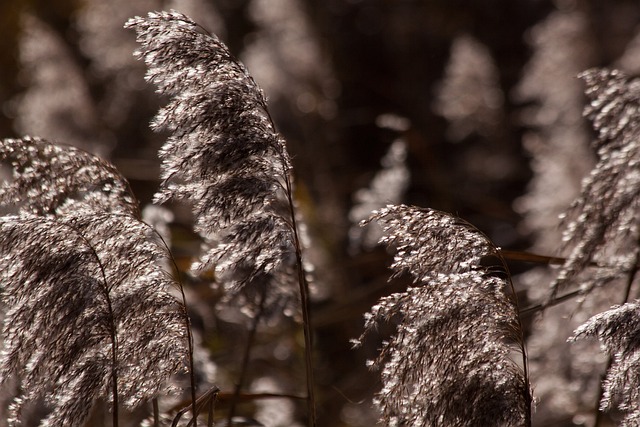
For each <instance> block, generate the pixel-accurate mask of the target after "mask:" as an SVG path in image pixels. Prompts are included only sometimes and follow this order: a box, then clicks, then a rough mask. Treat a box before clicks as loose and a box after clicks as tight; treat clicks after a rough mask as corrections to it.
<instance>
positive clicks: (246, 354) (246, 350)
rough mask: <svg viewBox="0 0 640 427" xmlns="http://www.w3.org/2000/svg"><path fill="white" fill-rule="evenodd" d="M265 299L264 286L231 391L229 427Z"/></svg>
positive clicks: (245, 373) (244, 377)
mask: <svg viewBox="0 0 640 427" xmlns="http://www.w3.org/2000/svg"><path fill="white" fill-rule="evenodd" d="M266 299H267V289H266V287H265V286H263V287H262V293H261V294H260V305H259V306H258V313H256V315H255V316H254V317H253V319H252V321H251V327H250V328H249V336H248V337H247V345H246V346H245V348H244V354H243V356H242V365H241V368H240V377H239V378H238V383H237V384H236V387H235V389H234V391H233V396H232V398H231V406H230V408H229V414H228V416H227V425H228V426H229V427H231V426H233V422H232V419H233V417H234V415H235V412H236V405H237V403H238V397H239V396H240V393H241V391H242V386H243V385H244V381H245V379H246V376H247V371H248V368H249V358H250V356H251V348H252V346H253V340H254V339H255V337H256V332H257V331H258V323H260V319H261V318H262V314H263V312H264V303H265V301H266Z"/></svg>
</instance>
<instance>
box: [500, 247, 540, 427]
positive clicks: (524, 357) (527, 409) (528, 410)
mask: <svg viewBox="0 0 640 427" xmlns="http://www.w3.org/2000/svg"><path fill="white" fill-rule="evenodd" d="M496 254H497V256H498V258H499V259H500V262H501V263H502V266H503V268H504V269H505V272H506V273H507V280H508V282H509V288H510V289H511V294H512V295H513V303H514V304H515V308H516V319H517V322H518V330H519V331H520V342H519V344H520V351H521V353H522V375H523V376H524V384H525V387H526V390H525V393H526V394H525V426H527V427H531V400H532V398H531V386H530V384H529V361H528V358H527V348H526V346H525V342H524V332H523V331H524V328H523V326H522V319H521V313H520V304H519V302H518V294H517V293H516V289H515V287H514V286H513V281H512V280H511V273H510V272H509V267H508V266H507V262H506V260H505V259H504V257H503V256H502V253H501V252H500V251H499V250H497V251H496Z"/></svg>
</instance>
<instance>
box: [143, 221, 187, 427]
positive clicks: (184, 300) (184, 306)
mask: <svg viewBox="0 0 640 427" xmlns="http://www.w3.org/2000/svg"><path fill="white" fill-rule="evenodd" d="M140 222H141V223H142V224H144V225H146V226H147V227H149V229H150V230H151V231H152V232H154V233H155V234H156V236H158V237H159V238H160V241H161V242H162V245H163V246H164V247H165V249H166V250H167V255H168V258H169V259H170V260H171V264H172V265H173V269H174V271H175V272H176V283H177V284H178V290H179V291H180V298H181V299H182V310H183V317H184V324H185V325H184V326H185V329H186V330H187V351H188V353H189V354H188V358H189V382H190V386H191V412H192V413H193V423H194V424H193V425H194V426H195V427H197V426H198V414H197V408H196V399H197V396H196V373H195V363H194V360H193V332H192V330H191V319H190V318H189V311H188V310H187V307H188V306H187V296H186V294H185V293H184V286H183V284H182V280H181V278H180V268H179V267H178V263H177V262H176V259H175V258H174V257H173V254H172V253H171V248H169V245H168V244H167V242H166V241H165V240H164V238H163V237H162V235H161V234H160V233H159V232H158V230H156V229H155V228H153V227H152V226H151V225H149V224H147V223H146V222H144V221H142V220H140Z"/></svg>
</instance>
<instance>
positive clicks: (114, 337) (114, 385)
mask: <svg viewBox="0 0 640 427" xmlns="http://www.w3.org/2000/svg"><path fill="white" fill-rule="evenodd" d="M60 224H61V225H63V226H65V227H68V228H70V229H71V230H73V232H74V233H76V234H77V235H78V236H79V237H80V239H81V240H82V241H83V242H84V243H85V244H86V245H87V247H88V248H89V250H91V253H92V254H93V256H94V257H95V259H96V261H97V263H98V267H99V268H100V274H101V275H102V281H103V284H104V286H103V287H102V289H101V291H102V293H103V295H104V299H105V302H106V303H107V312H108V314H109V315H108V318H109V321H110V322H111V325H110V328H109V335H110V339H111V393H112V394H113V402H112V408H111V415H112V424H113V427H118V418H119V417H118V405H119V401H118V400H119V399H118V332H117V331H118V330H117V327H116V321H115V315H114V314H113V306H112V305H111V297H110V296H109V291H110V288H109V285H108V281H107V272H106V271H105V269H104V264H103V263H102V261H101V260H100V256H99V255H98V252H97V251H96V249H95V248H94V247H93V245H92V244H91V242H90V241H89V239H87V237H86V236H85V235H84V234H82V232H81V231H80V230H79V229H77V228H76V227H74V226H73V225H71V224H68V223H64V222H60Z"/></svg>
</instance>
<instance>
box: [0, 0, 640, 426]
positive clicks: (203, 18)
mask: <svg viewBox="0 0 640 427" xmlns="http://www.w3.org/2000/svg"><path fill="white" fill-rule="evenodd" d="M168 9H176V10H178V11H180V12H183V13H185V14H187V15H189V16H191V17H192V18H193V19H195V20H196V21H197V22H198V23H200V24H201V25H202V26H203V27H204V28H206V29H207V30H209V31H210V32H213V33H215V34H217V35H218V36H219V37H220V38H221V39H222V40H224V41H225V42H226V43H227V44H228V46H229V48H230V50H231V51H232V52H233V53H234V54H235V55H236V56H237V57H238V58H239V59H240V60H241V61H242V62H244V63H245V64H246V65H247V67H248V68H249V71H250V72H251V74H252V75H253V76H254V78H255V79H256V80H257V82H258V83H259V84H260V85H261V86H262V88H263V89H264V91H265V93H266V94H267V97H268V99H269V104H270V108H271V114H272V116H273V117H274V120H275V122H276V124H277V126H278V128H279V130H280V132H281V133H282V134H283V135H284V137H285V138H286V140H287V143H288V147H289V151H290V153H291V155H292V157H293V163H294V169H295V171H294V173H295V178H296V183H297V190H296V196H297V198H298V201H299V206H300V210H301V212H302V213H303V215H304V217H305V219H306V223H307V231H308V234H309V241H310V243H309V249H308V252H307V253H308V259H309V260H310V261H311V262H312V263H313V264H314V266H315V268H314V271H313V273H314V285H313V286H314V289H313V290H314V300H313V307H312V316H313V319H314V328H315V343H316V355H315V356H316V362H317V366H316V370H317V378H318V383H319V384H318V390H319V400H320V402H319V409H318V413H319V425H322V426H338V427H339V426H371V425H374V424H375V420H376V413H375V410H374V409H373V408H372V405H371V399H372V396H373V394H374V393H375V391H377V390H378V389H379V386H380V385H379V384H378V382H377V374H376V373H375V372H371V371H369V370H368V369H367V368H366V367H365V361H366V360H367V359H369V358H372V357H373V356H374V355H375V350H376V347H377V344H376V342H375V339H374V340H370V341H371V342H370V343H368V344H367V345H365V346H363V347H362V348H359V349H356V350H354V349H352V348H351V344H350V339H352V338H356V337H358V336H359V335H360V333H361V330H362V314H363V313H364V312H366V311H367V310H368V309H369V308H370V307H371V306H372V305H373V304H375V302H376V300H377V298H379V297H380V296H382V295H387V294H389V293H391V292H394V291H398V290H401V289H402V288H403V287H404V286H406V283H403V282H402V281H399V282H393V283H389V284H388V283H387V278H388V275H389V271H388V269H387V266H388V265H389V262H390V256H389V254H388V253H387V251H386V250H385V249H384V248H379V247H376V244H375V242H376V239H377V233H376V230H375V229H361V228H359V227H358V226H357V223H358V222H359V221H360V220H362V219H364V218H367V217H368V216H369V213H370V212H371V210H373V209H376V208H380V207H382V206H384V205H386V204H387V203H407V204H414V205H418V206H423V207H431V208H436V209H440V210H444V211H447V212H451V213H454V214H456V215H459V216H460V217H462V218H464V219H466V220H468V221H470V222H471V223H473V224H474V225H476V226H477V227H478V228H480V229H481V230H482V231H484V232H485V233H486V234H487V235H488V236H489V237H490V238H491V239H493V241H494V242H495V243H496V245H498V246H500V247H502V248H504V249H510V250H529V251H534V252H537V253H541V254H545V255H558V253H557V247H558V244H559V242H560V238H561V232H560V231H559V228H558V224H559V221H558V215H559V214H560V213H562V212H563V211H564V210H565V209H566V207H567V206H568V205H569V204H570V202H571V200H572V199H573V198H574V197H575V195H576V194H577V192H578V191H579V189H580V182H581V179H582V177H583V176H584V175H585V174H586V173H588V171H589V170H590V168H591V167H592V165H593V162H594V151H593V150H592V148H591V145H590V142H591V139H592V131H591V130H590V127H589V125H588V123H587V122H586V121H585V120H584V119H583V117H582V109H583V106H584V97H583V91H584V86H583V84H582V82H581V80H580V79H579V78H578V75H579V73H580V72H582V71H584V70H586V69H589V68H591V67H616V68H620V69H622V70H624V71H626V72H627V73H630V74H635V73H639V72H640V31H639V30H640V27H639V26H638V24H640V3H638V2H637V1H631V0H608V1H601V0H556V1H552V0H474V1H463V0H422V1H420V0H322V1H310V0H307V1H304V0H111V1H103V0H2V1H1V2H0V136H2V137H12V136H20V135H24V134H30V135H39V136H43V137H46V138H49V139H52V140H57V141H60V142H66V143H71V144H74V145H78V146H80V147H82V148H84V149H87V150H89V151H92V152H94V153H97V154H100V155H101V156H104V157H105V158H107V159H109V160H111V161H112V162H113V163H114V164H115V165H116V166H117V167H118V169H119V170H120V171H121V172H122V173H123V174H124V175H125V176H126V177H127V178H128V179H129V180H130V181H131V183H132V186H133V189H134V191H135V193H136V194H137V196H138V198H139V199H140V201H141V203H142V205H147V204H149V203H150V201H151V199H152V196H153V194H154V192H155V190H156V189H157V185H158V174H159V166H158V160H157V154H156V153H157V150H158V148H159V147H160V146H161V144H162V143H163V141H164V139H165V138H166V135H162V134H154V133H152V132H151V131H150V130H149V126H148V125H149V122H150V120H151V119H152V117H153V115H154V114H155V112H156V111H157V109H158V107H159V106H160V105H162V103H163V102H165V101H166V100H164V99H160V98H159V97H158V96H157V95H156V94H155V93H154V88H153V87H152V86H151V85H149V84H147V83H145V81H144V72H145V69H144V66H143V64H142V63H141V62H140V61H137V60H136V59H135V58H134V56H133V51H134V50H135V49H136V43H135V37H134V33H133V31H130V30H125V29H123V24H124V22H125V21H126V20H127V19H128V18H130V17H133V16H135V15H144V14H146V13H147V12H149V11H152V10H168ZM188 212H189V210H188V209H187V208H185V207H180V206H173V207H171V211H167V212H163V215H164V216H162V215H160V216H158V215H156V216H155V217H154V218H155V219H156V220H157V221H158V222H159V223H161V224H162V225H166V226H167V227H168V232H169V233H170V236H171V240H172V242H173V250H174V254H175V256H176V258H177V259H178V261H179V262H180V265H182V266H184V268H185V269H187V268H188V264H189V263H190V261H191V260H192V259H193V258H194V257H195V256H197V253H198V248H199V242H198V240H197V239H196V237H195V235H194V234H193V233H192V232H191V231H190V230H191V224H190V217H189V214H188ZM156 214H157V212H156ZM511 268H512V273H514V275H515V276H516V282H517V283H516V284H517V286H518V289H519V294H520V297H521V304H522V305H523V306H527V305H529V304H533V303H535V302H536V301H538V300H540V299H542V298H543V297H544V295H545V291H546V289H547V287H548V283H549V280H550V279H549V277H550V276H549V272H548V271H547V269H546V268H539V267H536V268H534V267H533V266H532V265H530V264H524V263H514V264H513V265H512V266H511ZM189 292H190V300H191V301H192V302H193V306H192V311H193V313H192V314H193V317H194V323H195V325H196V326H197V328H198V330H199V334H200V335H201V337H202V347H203V348H202V351H203V353H202V355H201V356H202V357H203V358H205V359H206V360H207V363H209V364H210V366H209V368H208V369H209V370H208V371H207V372H208V374H209V376H207V377H206V380H205V379H203V382H210V383H212V384H216V385H218V386H219V387H221V388H222V389H223V390H227V391H228V390H231V389H232V387H233V383H234V376H235V375H237V374H238V369H239V366H237V365H238V360H239V355H240V354H241V353H242V348H243V346H244V345H245V343H246V324H248V320H247V318H246V316H243V315H242V314H240V313H239V312H238V311H237V310H236V311H234V310H231V309H229V308H222V309H221V308H220V307H219V306H216V302H217V299H219V295H217V294H216V292H214V291H213V290H212V288H211V287H210V286H209V285H208V283H207V280H206V278H199V279H192V283H191V284H190V286H189ZM609 302H610V301H608V300H606V295H605V297H604V300H603V302H602V306H604V307H608V306H609V305H610V304H609ZM589 310H591V311H596V310H599V307H597V306H593V307H592V306H585V307H582V308H581V309H580V311H579V312H577V311H576V310H575V307H573V308H571V309H566V308H563V307H561V306H560V307H556V308H554V309H552V310H550V311H549V312H547V313H546V314H545V316H544V317H542V318H535V317H533V316H530V317H529V318H527V319H528V325H529V331H528V332H529V333H530V336H529V341H530V353H531V354H530V358H531V370H532V374H531V377H532V381H533V384H534V387H535V388H534V394H535V396H536V398H537V402H538V403H537V411H536V414H535V417H534V421H535V424H536V425H539V426H572V425H593V414H594V411H595V408H596V406H597V404H596V402H597V400H598V399H597V397H598V382H599V376H600V375H601V374H600V373H601V371H602V369H603V366H602V365H603V361H604V360H605V359H604V358H603V357H602V356H601V355H600V354H599V352H598V350H597V345H590V344H588V343H587V344H583V343H581V344H574V345H571V346H570V347H569V346H568V345H567V344H566V343H565V341H566V338H567V337H568V336H569V335H570V334H571V331H572V330H573V327H574V326H575V324H579V323H580V321H582V320H584V319H586V316H587V314H588V312H589ZM559 324H560V325H562V326H558V325H559ZM390 330H392V329H390ZM388 332H389V331H381V337H382V336H384V333H388ZM301 346H302V339H301V332H300V330H299V328H298V327H297V326H296V324H295V322H292V321H287V320H286V319H285V320H282V321H279V322H276V321H273V322H271V323H269V324H264V325H262V326H260V328H259V334H258V338H257V340H256V343H255V350H254V351H253V352H252V364H251V366H252V367H251V369H250V371H249V374H248V378H249V380H248V383H247V387H246V390H247V391H251V392H259V391H270V392H275V393H292V394H303V393H304V368H303V366H302V363H303V362H302V359H301V350H300V348H301ZM203 369H204V368H203ZM203 387H204V386H203ZM224 410H225V407H224V402H221V406H220V411H221V413H224ZM239 412H240V413H241V414H243V415H244V416H247V417H252V418H255V419H256V420H258V421H260V422H261V423H262V424H263V425H266V426H273V427H276V426H291V425H302V423H303V417H304V407H303V405H299V404H298V403H297V402H296V401H295V400H288V399H272V400H265V401H256V402H249V403H247V404H246V405H244V406H242V408H241V410H240V411H239ZM612 419H615V414H613V415H612ZM601 425H605V424H601Z"/></svg>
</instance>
